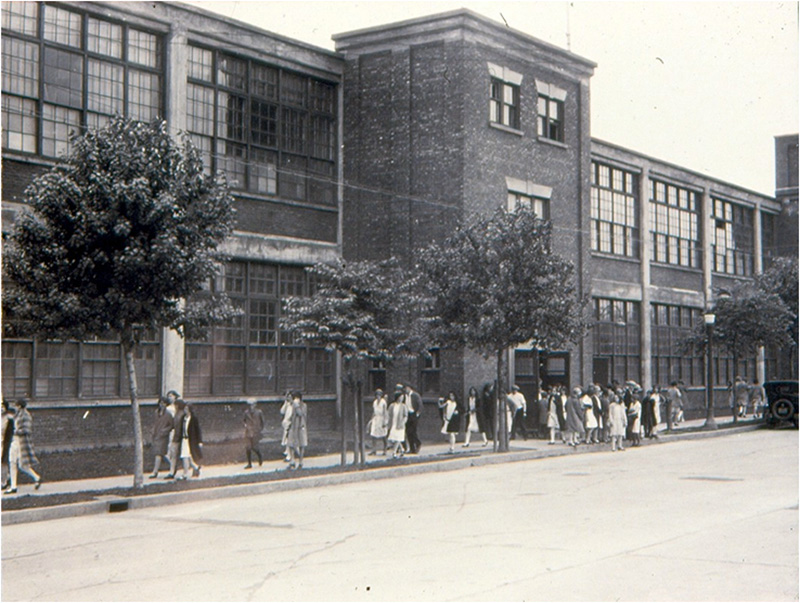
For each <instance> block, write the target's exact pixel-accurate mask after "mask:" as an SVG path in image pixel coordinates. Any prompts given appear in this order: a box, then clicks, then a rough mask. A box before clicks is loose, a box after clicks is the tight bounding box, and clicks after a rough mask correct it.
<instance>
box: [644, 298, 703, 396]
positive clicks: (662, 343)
mask: <svg viewBox="0 0 800 603" xmlns="http://www.w3.org/2000/svg"><path fill="white" fill-rule="evenodd" d="M651 312H652V319H651V327H650V328H651V334H652V342H653V343H652V350H653V355H652V358H653V364H652V368H653V371H652V373H653V385H659V386H662V387H663V386H666V385H669V384H670V383H672V382H673V381H683V382H684V383H685V384H686V385H687V386H692V385H702V384H704V383H705V374H704V371H703V356H702V355H692V354H690V353H687V352H686V351H685V350H683V349H682V348H681V345H680V342H681V340H683V339H684V338H685V337H686V336H687V335H689V333H690V332H691V330H692V326H693V325H694V324H696V323H697V322H698V321H700V320H702V318H701V313H700V310H699V309H698V308H689V307H685V306H672V305H666V304H652V305H651Z"/></svg>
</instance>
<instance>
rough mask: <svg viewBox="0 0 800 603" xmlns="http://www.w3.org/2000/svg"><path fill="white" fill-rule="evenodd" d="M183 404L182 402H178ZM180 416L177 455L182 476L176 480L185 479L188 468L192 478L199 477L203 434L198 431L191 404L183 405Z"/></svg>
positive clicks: (197, 423) (198, 425)
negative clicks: (179, 436) (179, 438)
mask: <svg viewBox="0 0 800 603" xmlns="http://www.w3.org/2000/svg"><path fill="white" fill-rule="evenodd" d="M180 402H181V403H182V404H183V400H180ZM183 405H184V408H183V413H182V416H181V430H180V434H181V441H180V451H179V453H178V455H179V457H180V459H181V464H182V465H183V475H182V476H181V477H179V478H178V479H186V478H187V477H188V473H189V467H191V468H192V477H200V467H201V465H202V463H203V434H202V432H201V431H200V421H199V420H198V419H197V415H196V414H195V412H194V407H193V406H192V405H191V404H183Z"/></svg>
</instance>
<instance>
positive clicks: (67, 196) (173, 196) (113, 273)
mask: <svg viewBox="0 0 800 603" xmlns="http://www.w3.org/2000/svg"><path fill="white" fill-rule="evenodd" d="M25 201H26V203H27V205H28V210H29V211H25V212H23V213H22V215H21V217H20V219H19V220H18V221H17V223H16V224H15V226H14V229H13V231H12V233H11V234H10V236H9V238H8V240H7V242H6V244H5V247H4V254H3V273H4V285H5V289H4V291H3V309H4V313H5V320H4V328H6V330H7V331H6V332H7V333H12V332H13V333H15V334H26V335H32V336H35V337H41V338H49V339H61V340H65V339H76V340H86V339H89V338H92V337H107V336H109V335H111V336H114V337H116V338H118V340H119V343H120V344H121V347H122V351H123V354H124V358H125V365H126V368H127V374H128V385H129V390H130V400H131V409H132V411H133V429H134V483H133V485H134V487H136V488H140V487H142V485H143V475H142V474H143V450H142V425H141V417H140V413H139V403H138V388H137V382H136V370H135V365H134V354H135V349H136V346H137V344H138V342H139V340H140V338H141V336H142V334H143V332H145V330H157V329H161V328H164V327H169V328H172V329H175V330H177V331H178V332H179V333H181V334H182V333H183V332H184V331H185V329H186V328H190V327H203V326H207V325H209V324H212V323H213V322H214V321H217V320H221V319H224V318H226V317H228V316H229V314H230V306H229V305H228V304H227V302H226V300H225V299H224V298H219V297H212V296H206V297H205V298H203V301H198V302H195V303H193V304H190V305H189V306H186V305H185V304H184V302H183V300H185V299H187V298H189V297H190V296H192V295H193V294H195V293H197V292H199V291H201V289H202V287H203V284H204V283H206V282H207V281H208V279H209V278H210V277H211V276H213V275H214V274H216V273H217V271H218V268H219V261H220V256H219V255H218V253H217V247H218V245H219V244H220V243H221V242H222V241H223V240H224V239H225V238H226V237H227V236H228V235H229V234H230V232H231V229H232V222H233V206H232V198H231V196H230V194H229V193H228V189H227V186H226V185H225V183H224V181H222V182H221V181H218V180H217V179H216V178H214V177H210V176H207V175H205V174H204V172H203V163H202V160H201V158H200V155H199V154H198V152H197V151H196V150H195V149H194V148H193V147H192V145H191V144H190V143H189V142H188V138H186V139H184V142H183V144H182V145H179V144H177V143H176V142H175V141H174V140H173V138H172V137H171V136H170V135H169V133H168V132H167V127H166V124H165V123H164V122H161V121H154V122H153V123H151V124H144V123H138V122H132V121H130V120H128V119H125V118H122V117H118V118H115V119H114V120H112V121H111V122H110V123H109V124H108V125H107V126H106V127H104V128H102V129H99V130H94V131H89V132H88V133H87V134H86V135H84V136H82V137H80V138H75V139H73V141H72V151H71V152H70V153H69V155H68V156H67V157H66V158H65V160H64V162H63V164H61V165H58V166H56V167H54V168H53V169H51V170H50V171H49V172H47V173H46V174H44V175H42V176H40V177H39V178H36V179H35V180H34V182H33V183H32V184H31V185H30V186H29V187H28V189H27V190H26V192H25Z"/></svg>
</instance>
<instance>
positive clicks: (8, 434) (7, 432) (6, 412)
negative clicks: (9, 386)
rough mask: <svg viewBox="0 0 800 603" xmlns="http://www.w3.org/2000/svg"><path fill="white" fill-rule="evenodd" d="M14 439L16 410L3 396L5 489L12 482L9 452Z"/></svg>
mask: <svg viewBox="0 0 800 603" xmlns="http://www.w3.org/2000/svg"><path fill="white" fill-rule="evenodd" d="M13 439H14V411H13V410H11V405H10V404H9V403H8V400H6V399H5V398H3V461H2V462H3V465H2V475H3V485H2V489H3V490H5V489H6V488H8V487H9V485H10V484H11V466H10V463H9V453H10V451H11V440H13Z"/></svg>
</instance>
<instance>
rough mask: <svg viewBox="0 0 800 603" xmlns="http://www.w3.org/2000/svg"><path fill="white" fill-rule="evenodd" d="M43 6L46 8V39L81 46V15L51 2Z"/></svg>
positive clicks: (76, 46)
mask: <svg viewBox="0 0 800 603" xmlns="http://www.w3.org/2000/svg"><path fill="white" fill-rule="evenodd" d="M42 8H43V9H44V39H45V40H50V41H52V42H58V43H59V44H66V45H67V46H73V47H75V48H80V46H81V31H82V27H81V16H80V15H79V14H77V13H73V12H70V11H67V10H64V9H63V8H59V7H57V6H53V5H51V4H45V5H44V6H43V7H42Z"/></svg>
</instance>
